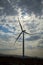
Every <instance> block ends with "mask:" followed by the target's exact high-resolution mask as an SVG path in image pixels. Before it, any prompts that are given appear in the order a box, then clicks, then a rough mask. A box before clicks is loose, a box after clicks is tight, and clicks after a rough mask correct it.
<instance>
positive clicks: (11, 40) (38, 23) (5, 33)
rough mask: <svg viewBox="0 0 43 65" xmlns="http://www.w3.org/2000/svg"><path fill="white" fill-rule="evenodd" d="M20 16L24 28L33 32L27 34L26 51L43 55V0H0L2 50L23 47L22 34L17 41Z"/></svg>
mask: <svg viewBox="0 0 43 65" xmlns="http://www.w3.org/2000/svg"><path fill="white" fill-rule="evenodd" d="M18 17H19V20H20V22H21V25H22V27H23V29H25V30H26V31H27V32H28V33H31V34H32V35H28V34H25V49H27V50H26V51H28V50H31V51H30V55H33V56H38V55H39V57H43V55H41V54H43V0H0V50H3V49H4V50H5V49H6V50H7V49H10V50H11V49H14V51H15V50H17V49H20V48H22V35H21V36H20V38H19V39H18V40H17V42H16V43H15V40H16V38H17V37H18V35H19V33H20V32H21V28H20V25H19V22H18ZM26 51H25V52H26ZM32 51H33V52H36V53H37V54H36V55H35V54H34V53H33V52H32ZM41 51H42V52H41ZM40 52H41V53H40ZM0 53H4V52H3V51H0ZM5 53H6V52H5ZM9 53H10V52H9ZM26 53H27V52H26ZM26 53H25V54H26ZM26 55H29V53H28V54H26Z"/></svg>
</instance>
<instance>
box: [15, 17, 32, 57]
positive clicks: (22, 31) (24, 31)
mask: <svg viewBox="0 0 43 65" xmlns="http://www.w3.org/2000/svg"><path fill="white" fill-rule="evenodd" d="M18 22H19V25H20V28H21V33H20V34H19V36H18V37H17V38H16V41H17V40H18V39H19V37H20V35H21V34H23V57H24V33H25V34H29V35H31V34H30V33H28V32H26V30H24V29H23V28H22V25H21V23H20V20H19V18H18ZM16 41H15V43H16Z"/></svg>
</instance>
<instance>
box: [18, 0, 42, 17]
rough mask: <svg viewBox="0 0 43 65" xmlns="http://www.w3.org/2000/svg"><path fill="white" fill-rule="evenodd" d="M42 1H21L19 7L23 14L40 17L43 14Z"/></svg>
mask: <svg viewBox="0 0 43 65" xmlns="http://www.w3.org/2000/svg"><path fill="white" fill-rule="evenodd" d="M41 2H42V0H23V1H22V0H20V1H19V3H18V6H19V7H20V8H21V9H22V12H23V13H24V14H25V13H28V14H31V13H32V12H33V13H34V14H35V15H36V16H38V15H41V14H42V12H41V11H42V4H41Z"/></svg>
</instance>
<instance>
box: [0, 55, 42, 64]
mask: <svg viewBox="0 0 43 65" xmlns="http://www.w3.org/2000/svg"><path fill="white" fill-rule="evenodd" d="M0 65H43V58H33V57H27V56H25V57H22V56H16V55H14V56H11V55H0Z"/></svg>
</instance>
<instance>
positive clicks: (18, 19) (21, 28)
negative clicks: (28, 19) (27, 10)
mask: <svg viewBox="0 0 43 65" xmlns="http://www.w3.org/2000/svg"><path fill="white" fill-rule="evenodd" d="M18 21H19V25H20V27H21V30H23V28H22V25H21V23H20V20H19V18H18Z"/></svg>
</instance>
